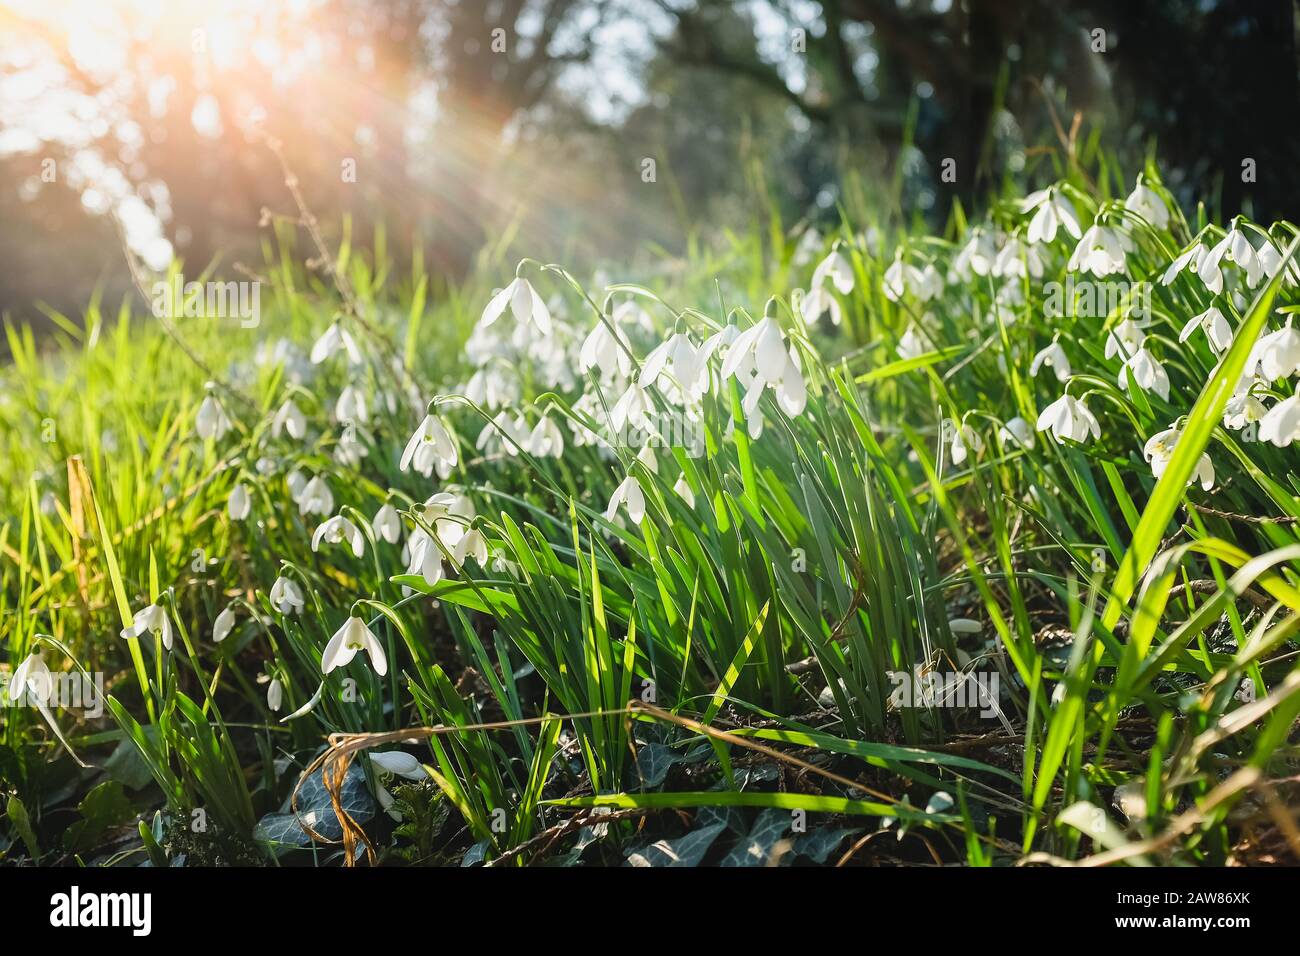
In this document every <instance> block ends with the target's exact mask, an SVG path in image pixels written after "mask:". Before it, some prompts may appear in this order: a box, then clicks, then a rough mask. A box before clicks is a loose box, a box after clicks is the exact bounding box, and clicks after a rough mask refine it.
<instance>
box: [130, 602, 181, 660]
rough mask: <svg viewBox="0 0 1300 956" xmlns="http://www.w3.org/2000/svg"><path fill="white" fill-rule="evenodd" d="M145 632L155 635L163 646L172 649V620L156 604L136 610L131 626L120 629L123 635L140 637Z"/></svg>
mask: <svg viewBox="0 0 1300 956" xmlns="http://www.w3.org/2000/svg"><path fill="white" fill-rule="evenodd" d="M145 633H153V634H155V635H157V636H158V637H159V639H161V640H162V646H163V647H164V648H166V649H167V650H169V651H170V650H171V649H172V622H171V619H170V618H168V617H167V612H166V611H165V610H163V609H162V608H161V607H159V606H158V605H157V604H150V605H149V606H148V607H146V608H143V609H142V610H139V611H136V612H135V617H134V618H133V619H132V620H131V626H130V627H124V628H123V629H122V636H123V637H140V636H141V635H143V634H145Z"/></svg>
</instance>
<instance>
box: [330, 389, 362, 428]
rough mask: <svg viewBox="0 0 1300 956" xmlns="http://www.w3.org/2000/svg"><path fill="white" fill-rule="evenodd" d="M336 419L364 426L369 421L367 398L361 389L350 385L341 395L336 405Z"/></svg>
mask: <svg viewBox="0 0 1300 956" xmlns="http://www.w3.org/2000/svg"><path fill="white" fill-rule="evenodd" d="M334 418H335V419H336V420H337V421H340V422H360V423H362V424H365V423H366V422H367V421H368V420H369V416H368V414H367V412H366V397H365V395H364V394H362V392H361V390H360V389H359V388H357V387H356V386H354V385H349V386H347V387H346V388H344V389H343V391H342V392H340V393H339V398H338V401H337V402H335V403H334Z"/></svg>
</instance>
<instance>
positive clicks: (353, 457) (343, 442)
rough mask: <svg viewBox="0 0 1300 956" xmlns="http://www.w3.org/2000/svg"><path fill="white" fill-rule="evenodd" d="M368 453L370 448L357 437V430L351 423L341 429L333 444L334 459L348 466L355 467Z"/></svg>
mask: <svg viewBox="0 0 1300 956" xmlns="http://www.w3.org/2000/svg"><path fill="white" fill-rule="evenodd" d="M369 454H370V449H369V448H367V447H366V446H365V445H364V444H363V443H362V441H361V439H360V438H358V437H357V430H356V428H354V427H352V426H351V425H349V426H348V427H347V428H344V429H343V431H342V433H340V435H339V439H338V442H337V443H336V444H335V445H334V460H335V461H337V462H338V463H339V464H340V465H344V466H346V467H348V468H356V467H357V466H358V465H360V464H361V459H362V458H365V457H366V456H367V455H369Z"/></svg>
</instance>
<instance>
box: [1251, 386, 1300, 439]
mask: <svg viewBox="0 0 1300 956" xmlns="http://www.w3.org/2000/svg"><path fill="white" fill-rule="evenodd" d="M1297 438H1300V396H1297V395H1292V396H1291V397H1290V398H1284V399H1282V401H1280V402H1278V403H1277V404H1276V405H1274V406H1273V407H1272V408H1270V409H1269V410H1268V412H1267V413H1266V414H1265V415H1264V417H1263V418H1262V419H1261V420H1260V423H1259V440H1260V441H1269V442H1272V443H1273V444H1274V445H1277V446H1278V447H1279V448H1284V447H1286V446H1287V445H1290V444H1293V443H1294V442H1295V440H1296V439H1297Z"/></svg>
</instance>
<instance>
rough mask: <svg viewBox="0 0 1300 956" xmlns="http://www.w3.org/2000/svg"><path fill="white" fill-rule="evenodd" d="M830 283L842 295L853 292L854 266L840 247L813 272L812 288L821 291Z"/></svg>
mask: <svg viewBox="0 0 1300 956" xmlns="http://www.w3.org/2000/svg"><path fill="white" fill-rule="evenodd" d="M828 281H829V282H830V283H831V284H832V285H834V286H835V288H836V289H837V290H839V293H840V295H848V294H849V293H850V292H852V291H853V266H852V265H850V264H849V260H848V259H847V258H845V256H844V253H842V252H840V249H839V246H838V245H836V247H835V248H833V249H832V250H831V252H830V255H828V256H827V257H826V258H825V259H823V260H822V261H821V262H820V263H818V265H817V268H816V269H814V270H813V274H812V288H813V289H821V288H823V287H824V286H825V285H826V283H827V282H828Z"/></svg>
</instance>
